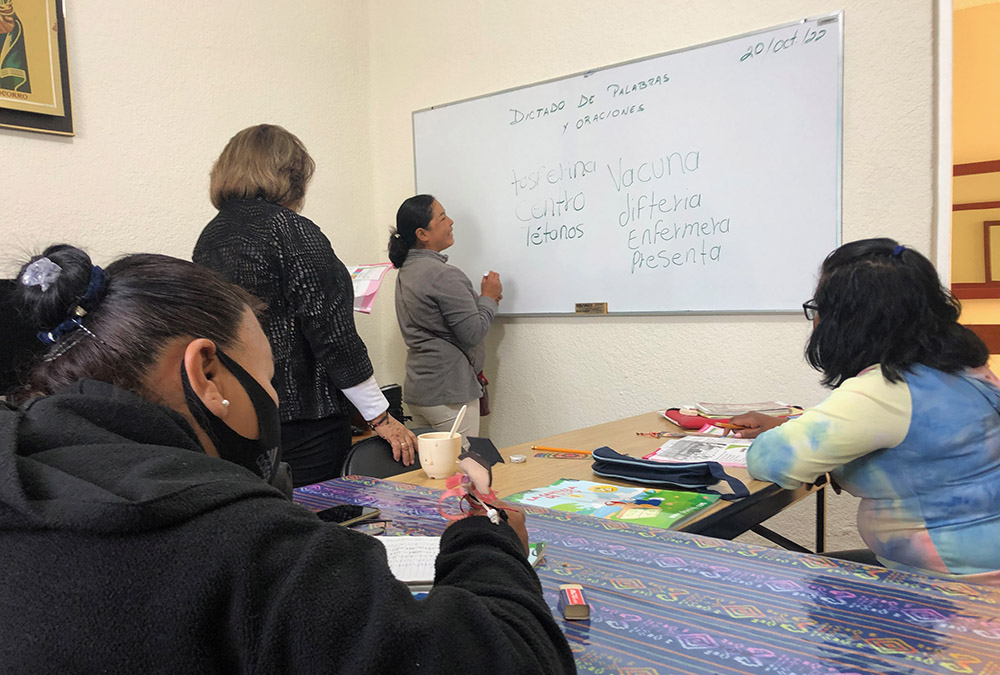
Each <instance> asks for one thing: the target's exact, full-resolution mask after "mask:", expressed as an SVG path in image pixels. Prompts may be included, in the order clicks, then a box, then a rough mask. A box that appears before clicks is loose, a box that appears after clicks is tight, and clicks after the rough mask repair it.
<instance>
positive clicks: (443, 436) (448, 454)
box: [417, 431, 462, 478]
mask: <svg viewBox="0 0 1000 675" xmlns="http://www.w3.org/2000/svg"><path fill="white" fill-rule="evenodd" d="M461 452H462V434H455V435H454V436H451V435H450V434H449V433H448V432H447V431H430V432H428V433H426V434H420V435H419V436H417V454H418V455H420V467H421V468H422V469H423V470H424V473H426V474H427V476H428V477H429V478H447V477H448V476H450V475H452V474H453V473H455V462H457V461H458V455H459V453H461Z"/></svg>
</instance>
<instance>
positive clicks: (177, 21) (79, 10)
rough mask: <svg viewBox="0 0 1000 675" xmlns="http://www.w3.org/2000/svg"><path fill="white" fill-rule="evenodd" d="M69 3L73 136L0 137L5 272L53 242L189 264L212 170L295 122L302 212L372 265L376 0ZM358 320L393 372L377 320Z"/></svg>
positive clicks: (102, 254) (341, 247)
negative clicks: (272, 129) (372, 0)
mask: <svg viewBox="0 0 1000 675" xmlns="http://www.w3.org/2000/svg"><path fill="white" fill-rule="evenodd" d="M66 5H67V28H68V31H67V32H68V49H69V59H70V75H71V84H72V93H73V107H74V113H75V115H74V118H75V122H76V132H77V135H76V137H75V138H57V137H53V136H42V135H39V134H32V133H28V132H20V131H11V130H5V129H0V148H2V155H3V158H4V165H5V166H6V167H7V168H6V170H5V171H4V173H3V179H2V180H0V186H2V191H3V194H4V199H3V204H4V205H3V209H2V213H0V241H2V242H3V244H2V246H0V273H2V274H5V275H9V274H11V273H12V272H13V271H14V270H15V269H16V261H17V260H19V259H21V258H23V256H24V254H25V252H27V251H35V250H38V249H41V248H43V247H44V246H45V245H47V244H49V243H51V242H53V241H56V240H59V241H69V242H71V243H75V244H78V245H83V246H84V247H86V248H88V249H89V250H90V251H91V253H92V255H93V256H94V258H95V259H96V260H97V261H98V262H107V261H109V260H110V259H112V258H114V257H115V256H117V255H119V254H122V253H128V252H134V251H155V252H159V253H166V254H170V255H176V256H180V257H190V254H191V249H192V248H193V246H194V242H195V240H196V238H197V236H198V234H199V232H200V231H201V228H202V227H203V226H204V225H205V223H206V222H208V220H209V219H210V218H211V217H212V216H213V215H214V213H215V211H214V209H213V208H212V206H211V204H210V203H209V200H208V172H209V169H210V168H211V164H212V162H213V161H214V160H215V158H216V157H217V156H218V154H219V152H220V151H221V150H222V148H223V146H224V145H225V143H226V141H228V140H229V138H230V137H231V136H232V135H233V133H235V132H236V131H238V130H239V129H241V128H243V127H246V126H249V125H251V124H256V123H259V122H273V123H277V124H281V125H283V126H285V127H287V128H288V129H290V130H291V131H292V132H293V133H295V134H297V135H299V137H300V138H302V140H303V141H304V142H305V144H306V146H307V147H308V148H309V151H310V152H311V153H312V155H313V157H314V158H315V159H316V162H317V170H316V176H315V178H314V180H313V184H312V187H311V189H310V191H309V195H308V199H307V203H306V207H305V214H306V215H307V216H310V217H312V218H314V219H315V220H316V221H317V222H318V223H319V224H320V225H321V227H323V229H324V230H325V232H326V233H327V235H328V236H329V237H330V238H331V239H332V240H333V241H334V244H335V246H336V249H337V252H338V253H339V254H340V256H341V257H342V258H343V259H344V260H346V261H348V262H361V261H362V260H368V259H370V258H372V257H373V256H374V255H375V243H374V242H375V238H374V232H373V230H372V228H371V204H372V197H371V174H372V170H371V163H370V156H371V153H370V149H369V146H370V132H369V130H370V116H369V88H370V77H369V60H368V49H369V24H368V22H369V14H368V8H367V4H366V3H359V2H330V1H329V0H299V1H297V2H292V3H284V4H282V5H281V6H280V7H276V6H275V5H274V3H270V2H264V1H262V0H212V1H211V2H194V1H192V0H185V1H184V2H180V3H163V2H114V1H112V0H88V2H86V3H75V2H67V3H66ZM359 325H360V326H361V331H362V334H363V335H364V337H365V338H366V340H367V342H368V344H369V345H370V346H371V348H372V351H373V353H374V354H375V355H376V356H378V357H379V358H378V360H379V361H380V362H382V361H384V359H382V358H381V356H382V354H381V350H382V341H381V340H380V339H379V334H378V331H376V330H373V329H374V328H376V322H375V321H374V320H373V319H372V318H371V317H361V318H360V319H359ZM385 379H391V376H390V375H385Z"/></svg>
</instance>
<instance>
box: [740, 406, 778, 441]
mask: <svg viewBox="0 0 1000 675" xmlns="http://www.w3.org/2000/svg"><path fill="white" fill-rule="evenodd" d="M729 421H730V422H732V423H733V424H736V425H738V426H741V427H743V428H742V429H737V430H736V433H734V434H733V435H734V436H736V438H757V436H759V435H761V434H762V433H764V432H765V431H767V430H768V429H773V428H774V427H777V426H780V425H782V424H784V423H785V422H787V421H788V418H787V417H772V416H771V415H765V414H763V413H758V412H750V413H744V414H742V415H736V416H735V417H732V418H730V420H729Z"/></svg>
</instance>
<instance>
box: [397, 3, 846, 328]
mask: <svg viewBox="0 0 1000 675" xmlns="http://www.w3.org/2000/svg"><path fill="white" fill-rule="evenodd" d="M842 24H843V13H842V12H838V13H835V14H830V15H827V16H823V17H818V18H813V19H806V20H803V21H799V22H795V23H791V24H786V25H783V26H779V27H775V28H770V29H767V30H763V31H759V32H755V33H750V34H747V35H741V36H739V37H734V38H728V39H725V40H720V41H717V42H713V43H710V44H706V45H700V46H696V47H691V48H688V49H684V50H680V51H675V52H670V53H667V54H661V55H658V56H653V57H649V58H645V59H640V60H636V61H631V62H628V63H623V64H618V65H614V66H607V67H605V68H600V69H596V70H592V71H588V72H586V73H579V74H576V75H570V76H567V77H563V78H559V79H555V80H551V81H548V82H542V83H539V84H533V85H528V86H524V87H519V88H517V89H512V90H508V91H503V92H499V93H495V94H490V95H487V96H482V97H479V98H474V99H469V100H465V101H459V102H455V103H450V104H446V105H441V106H434V107H432V108H428V109H425V110H419V111H416V112H414V113H413V141H414V159H415V169H416V186H417V192H418V193H430V194H433V195H434V196H435V197H437V198H438V200H439V201H440V202H441V204H442V205H443V206H444V208H445V210H446V211H447V213H448V215H449V216H451V218H452V219H454V221H455V226H454V235H455V245H454V246H453V247H451V248H450V249H448V250H447V251H446V253H447V254H448V255H449V258H450V261H451V263H452V264H454V265H457V266H458V267H460V268H461V269H462V270H463V271H465V273H466V274H467V275H468V276H469V277H470V278H471V279H472V280H473V281H474V285H475V286H476V287H477V288H478V280H479V279H480V278H481V276H482V275H483V274H484V272H486V271H487V270H491V269H492V270H496V271H497V272H499V273H500V275H501V278H502V280H503V284H504V290H503V301H502V302H501V303H500V312H501V313H503V314H563V313H573V312H574V311H575V308H576V304H577V303H607V309H608V311H609V312H612V313H616V312H622V313H642V314H646V313H668V312H755V311H771V312H788V311H798V310H799V308H800V306H801V303H802V302H803V300H805V299H807V298H809V297H810V296H811V294H812V290H813V288H814V286H815V282H816V272H817V269H818V267H819V265H820V263H821V262H822V260H823V258H824V257H825V256H826V255H827V254H828V253H829V252H830V251H832V250H833V249H834V248H836V247H837V246H838V245H839V244H840V222H841V214H840V212H841V106H842V100H841V99H842V90H843V69H842V63H843V59H842V51H843V33H842Z"/></svg>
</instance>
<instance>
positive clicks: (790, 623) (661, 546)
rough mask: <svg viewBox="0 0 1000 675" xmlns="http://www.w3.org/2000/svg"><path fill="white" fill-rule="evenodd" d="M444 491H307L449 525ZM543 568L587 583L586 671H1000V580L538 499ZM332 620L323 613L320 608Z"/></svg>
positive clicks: (400, 529) (305, 492) (325, 499)
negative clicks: (728, 536)
mask: <svg viewBox="0 0 1000 675" xmlns="http://www.w3.org/2000/svg"><path fill="white" fill-rule="evenodd" d="M438 495H439V491H437V490H432V489H429V488H422V487H419V486H415V485H409V484H405V483H394V482H390V481H382V480H377V479H371V478H363V477H359V476H352V477H348V478H344V479H339V480H335V481H329V482H326V483H320V484H317V485H310V486H307V487H303V488H299V489H298V490H296V495H295V500H296V501H297V502H298V503H300V504H302V505H304V506H306V507H307V508H310V509H312V510H319V509H321V508H324V507H325V506H329V505H330V504H331V503H333V502H350V503H355V504H367V505H374V506H378V507H379V508H380V509H381V510H382V514H383V515H384V516H385V517H387V518H391V519H392V521H391V522H390V523H388V533H389V534H392V533H396V534H400V533H406V534H439V533H440V532H441V531H443V529H444V527H445V525H446V524H447V523H446V521H445V520H444V519H443V518H441V516H440V515H439V514H438V511H437V499H438ZM527 512H528V514H529V515H528V532H529V535H530V537H531V539H532V541H544V542H546V552H545V562H544V563H543V564H542V565H541V566H539V568H538V576H539V577H540V578H541V580H542V587H543V589H544V591H545V598H546V600H547V602H548V603H549V606H550V607H551V608H552V610H553V613H554V614H555V615H556V616H557V617H558V616H559V613H558V610H557V609H556V603H557V599H558V598H557V591H556V589H557V587H558V585H559V584H564V583H578V584H581V585H582V586H583V587H584V588H585V589H586V593H587V597H588V599H589V600H590V604H591V619H590V620H589V621H582V622H581V621H563V628H564V631H565V633H566V636H567V638H568V639H569V642H570V645H571V647H572V648H573V650H574V653H575V655H576V662H577V668H578V669H579V672H581V673H603V674H611V673H614V674H615V675H666V674H667V673H776V674H781V675H791V674H792V673H814V674H819V673H839V674H841V675H847V674H851V673H858V674H860V673H911V672H918V673H962V672H964V673H1000V589H994V588H990V587H985V586H973V585H969V584H962V583H956V582H951V581H947V580H942V579H935V578H932V577H925V576H918V575H914V574H909V573H906V572H898V571H892V570H888V569H883V568H876V567H867V566H863V565H859V564H856V563H851V562H847V561H842V560H833V559H829V558H824V557H821V556H816V555H804V554H800V553H794V552H791V551H785V550H780V549H771V548H765V547H761V546H751V545H747V544H740V543H736V542H732V541H724V540H721V539H712V538H708V537H700V536H697V535H690V534H685V533H683V532H675V531H670V530H661V529H656V528H648V527H642V526H639V525H630V524H626V523H620V522H616V521H609V520H604V519H600V518H592V517H589V516H579V515H574V514H569V513H563V512H559V511H550V510H548V509H539V508H530V507H529V508H528V509H527ZM317 620H319V619H317Z"/></svg>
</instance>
